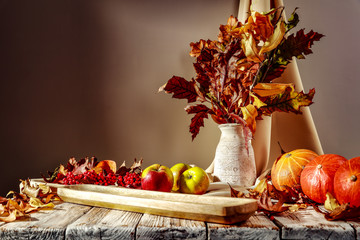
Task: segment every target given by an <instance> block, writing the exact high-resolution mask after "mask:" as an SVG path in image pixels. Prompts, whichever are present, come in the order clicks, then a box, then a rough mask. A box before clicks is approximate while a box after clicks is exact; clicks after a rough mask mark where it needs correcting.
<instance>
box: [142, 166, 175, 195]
mask: <svg viewBox="0 0 360 240" xmlns="http://www.w3.org/2000/svg"><path fill="white" fill-rule="evenodd" d="M173 184H174V177H173V173H172V172H171V170H170V168H168V167H166V166H163V165H160V164H153V165H151V166H149V167H147V168H145V169H144V171H143V172H142V174H141V188H142V189H144V190H152V191H160V192H171V189H172V187H173Z"/></svg>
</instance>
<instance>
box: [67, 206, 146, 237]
mask: <svg viewBox="0 0 360 240" xmlns="http://www.w3.org/2000/svg"><path fill="white" fill-rule="evenodd" d="M141 216H142V214H140V213H135V212H126V211H121V210H114V209H107V208H98V207H94V208H93V209H91V210H90V211H89V212H88V213H87V214H85V215H83V216H82V217H81V218H79V219H78V220H76V221H75V222H73V223H72V224H70V225H69V226H68V228H67V229H66V239H74V240H75V239H76V240H80V239H86V240H88V239H103V240H104V239H134V238H135V231H136V225H137V224H138V222H139V221H140V218H141Z"/></svg>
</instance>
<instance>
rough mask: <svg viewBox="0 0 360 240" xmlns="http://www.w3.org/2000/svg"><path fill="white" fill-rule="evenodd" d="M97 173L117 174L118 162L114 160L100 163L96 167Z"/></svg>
mask: <svg viewBox="0 0 360 240" xmlns="http://www.w3.org/2000/svg"><path fill="white" fill-rule="evenodd" d="M94 170H95V172H96V173H100V172H102V171H105V172H107V173H115V172H116V162H115V161H113V160H103V161H101V162H99V163H98V164H97V165H96V167H94Z"/></svg>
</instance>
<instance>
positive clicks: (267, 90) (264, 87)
mask: <svg viewBox="0 0 360 240" xmlns="http://www.w3.org/2000/svg"><path fill="white" fill-rule="evenodd" d="M288 87H291V88H294V85H293V84H291V83H258V84H256V86H255V87H254V88H253V89H252V91H253V92H254V93H256V94H257V95H259V96H260V97H269V96H274V95H278V94H281V93H283V92H285V90H286V89H287V88H288Z"/></svg>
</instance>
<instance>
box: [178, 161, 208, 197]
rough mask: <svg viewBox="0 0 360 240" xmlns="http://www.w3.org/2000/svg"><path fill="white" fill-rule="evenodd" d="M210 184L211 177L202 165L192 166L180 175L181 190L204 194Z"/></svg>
mask: <svg viewBox="0 0 360 240" xmlns="http://www.w3.org/2000/svg"><path fill="white" fill-rule="evenodd" d="M209 185H210V181H209V177H208V175H207V174H206V172H205V171H204V169H202V168H200V167H192V168H190V169H188V170H186V171H184V172H183V173H182V174H181V176H180V192H182V193H190V194H204V193H205V192H206V191H207V189H208V187H209Z"/></svg>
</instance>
